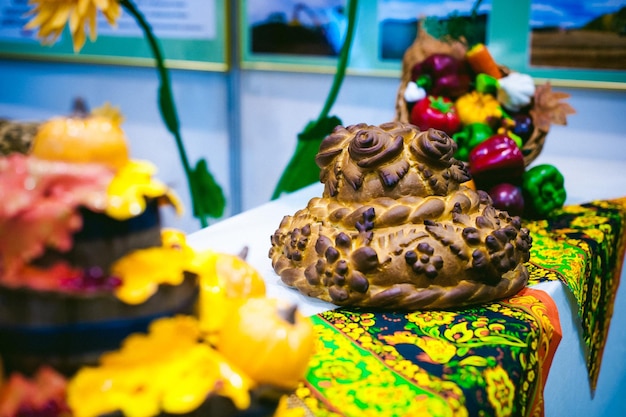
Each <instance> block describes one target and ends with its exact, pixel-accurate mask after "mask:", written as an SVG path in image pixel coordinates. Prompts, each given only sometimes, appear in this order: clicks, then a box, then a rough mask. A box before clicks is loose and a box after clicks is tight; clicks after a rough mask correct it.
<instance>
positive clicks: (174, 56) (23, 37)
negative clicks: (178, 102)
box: [0, 0, 228, 71]
mask: <svg viewBox="0 0 626 417" xmlns="http://www.w3.org/2000/svg"><path fill="white" fill-rule="evenodd" d="M224 1H225V0H135V1H134V3H135V5H136V6H137V8H138V9H139V11H140V12H141V14H142V15H143V16H144V17H145V19H146V21H147V22H148V24H149V25H150V26H151V28H152V30H153V32H154V34H155V35H156V36H157V38H158V40H159V42H160V45H161V48H162V51H163V55H164V57H165V60H166V63H167V65H168V66H169V67H170V68H184V69H198V70H208V71H225V70H227V69H228V65H227V62H228V59H227V56H228V53H227V44H226V31H227V29H226V22H227V17H226V5H225V3H224ZM32 7H33V6H32V5H29V3H28V0H0V56H3V57H10V58H21V59H37V60H52V61H73V62H88V63H108V64H120V65H145V66H150V65H153V63H154V60H153V54H152V52H151V50H150V48H149V45H148V41H147V39H146V38H145V37H144V33H143V31H142V29H141V28H140V27H139V25H138V24H137V22H136V20H135V19H134V18H133V17H132V16H130V15H129V14H128V13H127V12H126V11H125V10H124V9H122V15H121V17H120V18H119V19H118V20H117V22H116V25H115V27H112V26H110V25H109V23H108V22H107V21H106V19H105V18H104V16H102V15H101V14H100V13H99V15H98V24H97V34H98V38H97V40H96V41H95V42H91V41H90V40H89V39H88V40H87V42H86V43H85V46H84V47H83V48H82V50H81V51H80V52H79V53H75V52H74V50H73V47H72V39H71V36H70V33H69V31H68V30H67V28H66V30H65V31H64V32H63V33H62V35H61V36H60V37H59V39H58V40H57V42H55V43H54V44H53V45H43V44H42V43H41V41H40V40H39V39H37V38H36V32H35V31H32V30H26V29H25V28H24V26H25V25H26V23H27V22H28V21H29V20H30V19H31V18H32V15H30V11H31V9H32Z"/></svg>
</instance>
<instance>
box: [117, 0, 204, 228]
mask: <svg viewBox="0 0 626 417" xmlns="http://www.w3.org/2000/svg"><path fill="white" fill-rule="evenodd" d="M119 2H120V5H121V6H122V7H123V8H124V9H126V11H128V12H129V13H130V14H131V15H132V16H133V17H134V18H135V20H136V21H137V24H138V25H139V26H140V27H141V28H142V29H143V31H144V34H145V36H146V38H147V39H148V43H149V45H150V49H151V50H152V54H153V55H154V60H155V61H156V66H157V71H158V74H159V79H160V86H159V111H160V112H161V117H162V118H163V122H164V123H165V126H166V127H167V129H168V130H169V131H170V133H172V135H173V136H174V139H175V140H176V147H177V148H178V154H179V156H180V160H181V162H182V164H183V169H184V170H185V176H186V177H187V185H188V186H189V193H190V194H191V204H192V206H193V208H194V210H193V211H194V213H197V214H196V216H197V217H198V218H199V220H200V224H201V225H202V227H206V226H208V222H207V219H206V217H205V216H204V215H203V214H202V211H201V210H200V209H199V205H198V202H197V199H198V198H199V193H198V191H197V190H196V186H195V185H194V184H195V183H194V181H193V180H192V175H193V171H192V169H191V166H190V165H189V159H188V158H187V153H186V151H185V145H184V143H183V139H182V137H181V134H180V125H179V122H178V113H177V111H176V104H175V102H174V95H173V93H172V87H171V81H170V77H169V72H168V69H167V67H165V63H164V59H163V54H162V52H161V48H160V46H159V42H158V40H157V38H156V36H155V35H154V33H153V31H152V27H151V26H150V24H149V23H148V21H147V20H146V19H145V17H144V16H143V14H142V13H141V12H140V11H139V10H138V9H137V7H136V6H135V5H134V3H133V2H132V0H119Z"/></svg>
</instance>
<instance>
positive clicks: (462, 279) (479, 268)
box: [269, 122, 531, 309]
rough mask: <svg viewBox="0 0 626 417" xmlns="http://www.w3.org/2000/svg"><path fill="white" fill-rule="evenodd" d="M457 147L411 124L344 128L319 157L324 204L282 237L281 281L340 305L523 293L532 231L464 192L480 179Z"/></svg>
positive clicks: (278, 249)
mask: <svg viewBox="0 0 626 417" xmlns="http://www.w3.org/2000/svg"><path fill="white" fill-rule="evenodd" d="M455 148H456V144H455V143H454V141H453V140H452V139H450V137H449V136H447V135H446V134H445V133H443V132H440V131H437V130H433V129H431V130H428V131H425V132H420V131H419V130H418V129H417V128H416V127H414V126H412V125H409V124H404V123H400V122H391V123H386V124H383V125H380V126H368V125H365V124H358V125H353V126H348V127H345V128H344V127H341V126H340V127H337V128H336V129H335V130H334V132H333V133H332V134H331V135H329V136H328V137H327V138H326V139H324V141H323V142H322V145H321V146H320V151H319V153H318V155H317V158H316V161H317V163H318V165H319V166H320V168H321V174H320V178H321V180H322V182H323V183H324V184H325V188H324V192H323V195H322V197H321V198H319V197H315V198H312V199H311V200H310V201H309V203H308V205H307V207H306V208H304V209H301V210H299V211H297V212H296V213H295V214H294V215H293V216H285V217H284V218H283V220H282V222H281V224H280V226H279V228H278V229H277V230H276V232H275V233H274V235H273V236H272V237H271V243H272V247H271V249H270V253H269V256H270V258H271V259H272V266H273V267H274V270H275V271H276V273H277V274H278V275H280V277H281V279H282V281H283V282H284V283H286V284H287V285H289V286H292V287H295V288H297V289H298V290H299V291H301V292H302V293H304V294H307V295H309V296H312V297H317V298H320V299H322V300H325V301H329V302H332V303H334V304H338V305H353V306H369V307H377V308H401V309H431V308H453V307H460V306H465V305H470V304H475V303H481V302H486V301H490V300H494V299H497V298H502V297H507V296H510V295H513V294H515V293H516V292H518V291H519V290H520V289H521V288H523V287H524V286H525V285H526V282H527V280H528V272H527V270H526V268H525V266H524V265H523V262H525V261H527V260H528V259H529V250H530V246H531V238H530V235H529V233H528V230H527V229H525V228H523V227H522V226H521V220H520V219H519V217H511V216H509V215H508V214H507V213H506V212H503V211H499V210H497V209H495V208H494V207H493V206H492V205H491V200H490V199H489V196H488V195H487V194H486V193H484V192H480V191H479V192H476V191H473V190H471V189H470V188H467V187H465V186H463V185H460V184H461V183H463V182H465V181H467V180H468V179H469V178H470V177H469V174H468V173H467V170H466V168H465V165H464V164H463V163H462V162H460V161H457V160H456V159H454V158H453V157H452V155H453V154H454V151H455Z"/></svg>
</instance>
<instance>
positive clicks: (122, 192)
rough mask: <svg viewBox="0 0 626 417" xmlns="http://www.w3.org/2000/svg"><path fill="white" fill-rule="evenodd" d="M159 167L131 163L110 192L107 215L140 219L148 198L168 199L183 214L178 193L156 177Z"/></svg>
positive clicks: (144, 163) (126, 166) (119, 174)
mask: <svg viewBox="0 0 626 417" xmlns="http://www.w3.org/2000/svg"><path fill="white" fill-rule="evenodd" d="M155 173H156V166H154V164H152V163H151V162H147V161H139V160H130V161H128V163H126V164H125V165H124V166H122V167H121V168H120V169H119V170H118V171H117V172H116V173H115V177H114V178H113V180H112V181H111V183H110V184H109V187H108V189H107V195H108V203H107V207H106V213H107V215H109V216H110V217H113V218H115V219H118V220H126V219H129V218H131V217H133V216H137V215H139V214H141V213H143V212H144V210H145V209H146V199H150V198H165V199H166V200H167V201H168V202H170V203H171V204H172V205H173V206H174V208H175V209H176V212H177V213H178V214H179V215H180V214H181V213H182V204H181V202H180V200H179V199H178V196H177V195H176V193H174V191H173V190H171V189H170V188H169V187H167V186H166V185H165V184H163V183H162V182H160V181H158V180H156V179H154V178H152V177H153V175H154V174H155Z"/></svg>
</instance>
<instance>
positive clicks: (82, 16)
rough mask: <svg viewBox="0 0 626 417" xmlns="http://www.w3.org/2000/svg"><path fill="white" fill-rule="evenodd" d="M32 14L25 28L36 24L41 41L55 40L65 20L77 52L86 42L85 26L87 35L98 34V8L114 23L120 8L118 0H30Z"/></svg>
mask: <svg viewBox="0 0 626 417" xmlns="http://www.w3.org/2000/svg"><path fill="white" fill-rule="evenodd" d="M28 4H29V5H33V6H34V7H33V9H32V10H31V11H30V12H29V14H33V15H34V17H33V18H32V19H31V20H30V21H29V22H28V23H27V24H26V26H25V28H26V29H36V28H39V30H38V32H37V37H38V38H40V39H41V40H42V41H43V42H44V43H47V44H52V43H54V42H55V41H56V40H57V39H58V38H59V36H60V35H61V32H63V28H64V27H65V24H66V23H67V24H68V25H69V28H70V32H71V33H72V42H73V44H74V52H79V51H80V50H81V49H82V47H83V45H84V44H85V39H86V35H85V31H86V29H87V28H86V26H87V25H88V26H89V39H90V40H91V41H92V42H93V41H95V40H96V38H97V36H98V35H97V32H96V23H97V22H96V14H97V12H98V10H100V11H101V12H102V14H103V15H104V17H106V19H107V21H108V22H109V24H110V25H111V26H113V27H115V26H116V25H117V19H118V18H119V17H120V14H121V12H122V9H121V6H120V4H119V2H118V1H117V0H30V1H29V2H28Z"/></svg>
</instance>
